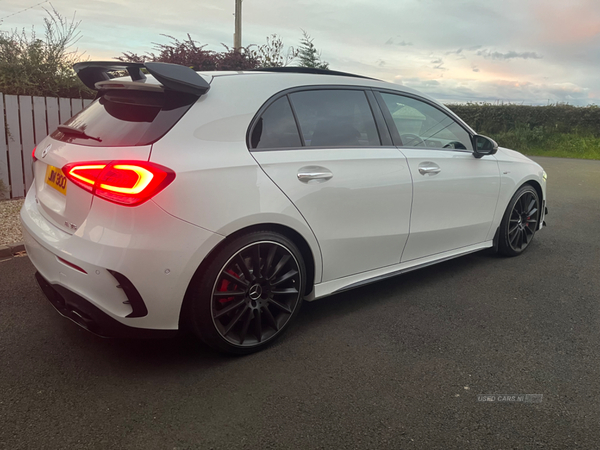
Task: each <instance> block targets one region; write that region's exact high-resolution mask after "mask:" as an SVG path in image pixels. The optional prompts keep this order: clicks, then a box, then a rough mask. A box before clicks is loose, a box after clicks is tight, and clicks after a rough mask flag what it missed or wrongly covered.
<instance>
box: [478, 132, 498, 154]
mask: <svg viewBox="0 0 600 450" xmlns="http://www.w3.org/2000/svg"><path fill="white" fill-rule="evenodd" d="M473 148H474V150H473V156H474V157H475V158H481V157H482V156H486V155H493V154H494V153H496V152H497V151H498V144H496V141H494V140H493V139H490V138H489V137H487V136H482V135H481V134H476V135H475V136H474V137H473Z"/></svg>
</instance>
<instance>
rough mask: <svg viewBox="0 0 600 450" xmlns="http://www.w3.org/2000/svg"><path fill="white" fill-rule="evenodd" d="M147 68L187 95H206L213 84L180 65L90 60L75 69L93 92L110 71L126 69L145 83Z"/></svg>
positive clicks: (149, 71)
mask: <svg viewBox="0 0 600 450" xmlns="http://www.w3.org/2000/svg"><path fill="white" fill-rule="evenodd" d="M142 69H146V70H147V71H148V73H150V75H152V76H154V78H156V80H157V81H158V82H159V83H161V84H162V85H163V86H164V87H165V88H166V89H170V90H172V91H177V92H185V93H187V94H194V95H198V96H201V95H204V94H206V93H207V92H208V90H209V89H210V84H208V82H207V81H206V80H205V79H204V78H202V77H201V76H200V75H198V74H197V73H196V72H195V71H194V70H192V69H190V68H189V67H186V66H180V65H178V64H168V63H160V62H147V63H143V64H142V63H127V62H120V61H87V62H80V63H77V64H75V65H74V66H73V70H75V73H77V76H79V79H80V80H81V81H82V82H83V84H85V85H86V86H87V87H89V88H90V89H94V90H97V89H96V83H97V82H99V81H107V80H110V79H111V78H112V77H111V76H110V75H109V72H112V71H116V70H126V71H127V73H128V74H129V76H130V77H131V79H132V80H133V81H140V82H142V83H143V82H144V80H145V79H146V75H144V73H143V72H142Z"/></svg>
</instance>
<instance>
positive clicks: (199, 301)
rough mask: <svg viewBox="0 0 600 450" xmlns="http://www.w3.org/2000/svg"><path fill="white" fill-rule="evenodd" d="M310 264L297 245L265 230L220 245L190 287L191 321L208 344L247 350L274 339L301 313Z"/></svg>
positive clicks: (196, 331) (227, 348)
mask: <svg viewBox="0 0 600 450" xmlns="http://www.w3.org/2000/svg"><path fill="white" fill-rule="evenodd" d="M305 283H306V269H305V265H304V261H303V259H302V255H301V253H300V251H299V250H298V248H297V247H296V245H295V244H294V243H293V242H292V241H291V240H290V239H288V238H287V237H286V236H284V235H281V234H278V233H274V232H267V231H258V232H252V233H249V234H246V235H243V236H240V237H238V238H236V239H234V240H233V241H231V242H230V243H228V244H227V245H225V247H223V248H222V249H221V251H220V252H219V253H218V254H217V255H216V256H215V258H214V259H213V260H212V262H211V264H210V266H209V267H208V269H207V270H206V271H205V273H204V275H203V276H201V278H200V279H199V280H198V282H197V283H194V285H193V286H192V290H191V295H192V298H191V301H192V308H191V311H190V312H191V322H192V327H193V330H194V331H195V333H196V334H197V335H198V336H199V337H200V338H201V339H202V340H203V341H204V342H205V343H206V344H208V345H209V346H211V347H213V348H215V349H217V350H220V351H224V352H227V353H234V354H247V353H252V352H255V351H258V350H261V349H263V348H264V347H266V346H267V345H269V344H271V343H272V342H273V341H274V340H275V339H276V338H278V337H279V336H280V335H281V334H283V332H284V331H285V330H286V329H287V328H288V327H289V325H290V323H291V322H292V320H293V319H294V318H295V317H296V315H297V314H298V311H299V309H300V305H301V303H302V297H303V293H304V289H305Z"/></svg>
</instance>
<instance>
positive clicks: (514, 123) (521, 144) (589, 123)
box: [448, 104, 600, 159]
mask: <svg viewBox="0 0 600 450" xmlns="http://www.w3.org/2000/svg"><path fill="white" fill-rule="evenodd" d="M448 107H449V108H450V109H452V110H453V111H454V112H455V113H456V114H458V115H459V116H460V117H461V118H462V119H463V120H465V121H466V122H467V123H468V124H469V125H470V126H472V127H473V128H474V129H475V130H476V131H477V132H478V133H480V134H484V135H486V136H489V137H491V138H492V139H494V140H495V141H496V142H498V144H499V145H500V146H501V147H508V148H511V149H514V150H517V151H519V152H521V153H524V154H526V155H537V156H556V157H561V158H579V159H600V108H599V107H597V106H586V107H576V106H570V105H548V106H524V105H492V104H467V105H448Z"/></svg>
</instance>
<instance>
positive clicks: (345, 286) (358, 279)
mask: <svg viewBox="0 0 600 450" xmlns="http://www.w3.org/2000/svg"><path fill="white" fill-rule="evenodd" d="M491 247H494V241H486V242H482V243H481V244H476V245H469V246H468V247H463V248H461V249H457V250H452V251H450V252H444V253H440V254H438V255H433V256H428V257H426V258H419V259H417V260H414V261H408V262H404V263H400V264H394V265H393V266H388V267H383V268H380V269H376V270H371V271H369V272H364V273H360V274H356V275H351V276H349V277H344V278H340V279H337V280H332V281H327V282H325V283H319V284H317V285H315V289H314V290H313V292H312V293H311V295H310V296H309V297H307V298H306V300H308V301H312V300H317V299H319V298H323V297H326V296H328V295H333V294H338V293H340V292H344V291H347V290H349V289H354V288H356V287H359V286H364V285H367V284H370V283H375V282H377V281H381V280H385V279H386V278H390V277H395V276H396V275H401V274H404V273H407V272H411V271H413V270H417V269H422V268H424V267H427V266H431V265H433V264H437V263H440V262H444V261H448V260H450V259H454V258H458V257H460V256H465V255H468V254H470V253H475V252H478V251H480V250H484V249H486V248H491Z"/></svg>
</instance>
